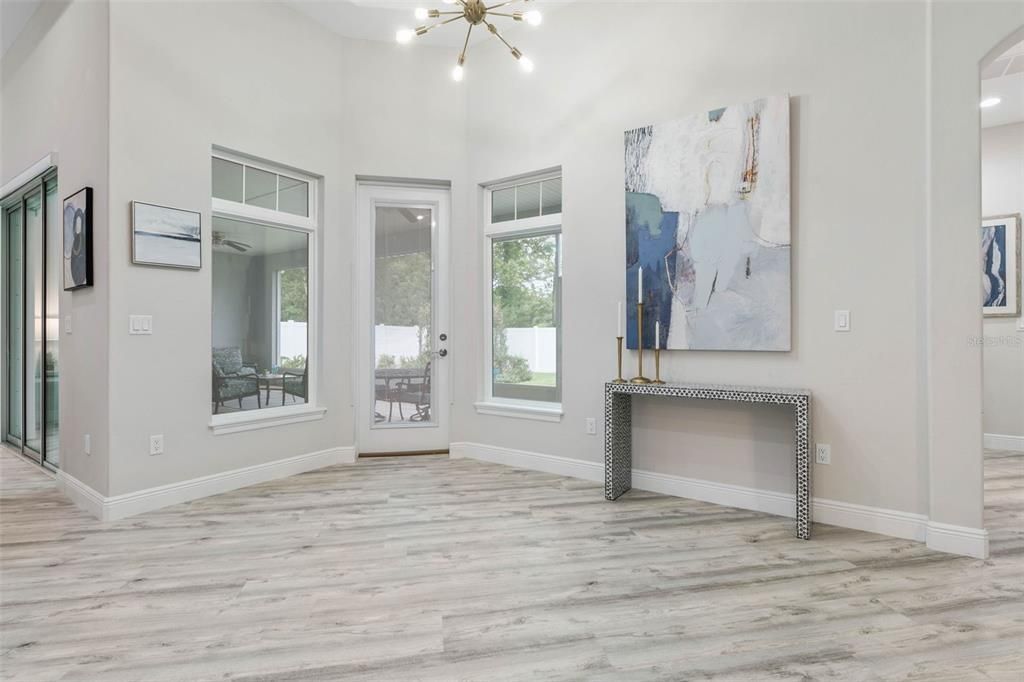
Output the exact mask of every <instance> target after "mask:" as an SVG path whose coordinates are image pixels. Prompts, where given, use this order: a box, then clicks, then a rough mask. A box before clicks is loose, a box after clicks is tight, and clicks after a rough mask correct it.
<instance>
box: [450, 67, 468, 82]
mask: <svg viewBox="0 0 1024 682" xmlns="http://www.w3.org/2000/svg"><path fill="white" fill-rule="evenodd" d="M465 75H466V70H465V69H464V68H462V64H456V65H455V68H454V69H452V80H453V81H455V82H456V83H461V82H462V79H463V78H464V77H465Z"/></svg>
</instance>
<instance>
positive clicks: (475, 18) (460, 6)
mask: <svg viewBox="0 0 1024 682" xmlns="http://www.w3.org/2000/svg"><path fill="white" fill-rule="evenodd" d="M518 2H531V0H508V1H507V2H499V3H497V4H494V5H490V6H487V5H485V4H484V0H444V3H445V4H446V5H457V7H455V8H454V9H453V11H444V10H436V9H424V8H422V7H421V8H419V9H417V10H416V19H418V20H419V21H425V20H427V19H440V21H437V22H435V23H433V24H431V25H430V26H426V25H424V26H418V27H417V28H403V29H400V30H399V31H398V33H396V34H395V39H396V40H398V42H399V43H402V44H403V45H404V44H405V43H408V42H411V41H412V39H413V38H415V37H416V36H421V35H424V34H425V33H427V32H428V31H431V30H433V29H435V28H437V27H438V26H445V25H447V24H450V23H452V22H453V21H458V20H459V19H465V20H466V23H468V24H469V28H468V29H467V30H466V40H465V42H463V44H462V52H460V53H459V60H458V62H456V64H455V68H453V69H452V78H454V79H455V80H457V81H461V80H462V77H463V76H464V75H465V70H464V68H463V65H464V64H465V63H466V49H467V48H468V47H469V37H470V36H471V35H472V34H473V29H474V28H475V27H477V26H479V25H480V24H483V25H484V27H486V28H487V30H488V31H490V32H491V35H493V36H494V37H495V38H497V39H498V40H500V41H501V42H502V43H504V45H505V47H507V48H508V49H509V50H510V51H511V52H512V56H513V57H515V58H516V61H518V62H519V66H520V67H521V68H522V69H523V71H526V72H527V73H529V72H530V71H533V62H532V61H530V58H529V57H527V56H526V55H524V54H523V53H522V52H520V51H519V49H518V48H516V47H514V46H513V45H509V43H508V41H507V40H505V39H504V38H503V37H502V36H501V34H500V33H498V29H497V28H496V27H495V26H494V24H492V23H491V22H490V21H488V19H489V18H490V17H505V18H508V19H512V20H514V21H525V22H526V23H527V24H529V25H530V26H537V25H538V24H540V22H541V14H540V12H538V11H537V10H535V9H534V10H529V11H527V12H519V11H514V12H508V11H505V12H498V11H495V10H498V9H501V8H504V7H507V6H508V5H514V4H516V3H518ZM442 17H447V18H442Z"/></svg>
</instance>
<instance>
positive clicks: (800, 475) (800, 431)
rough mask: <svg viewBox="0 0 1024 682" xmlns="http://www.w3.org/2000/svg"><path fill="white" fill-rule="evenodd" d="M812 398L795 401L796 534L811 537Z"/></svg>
mask: <svg viewBox="0 0 1024 682" xmlns="http://www.w3.org/2000/svg"><path fill="white" fill-rule="evenodd" d="M809 403H810V400H809V399H807V398H801V399H798V400H797V401H796V403H794V405H793V407H794V409H795V410H796V415H795V420H794V421H795V422H796V434H795V435H796V536H797V537H798V538H800V539H801V540H810V539H811V444H810V440H811V437H810V430H811V428H810V418H811V415H810V410H809V409H808V408H809V407H810V406H809Z"/></svg>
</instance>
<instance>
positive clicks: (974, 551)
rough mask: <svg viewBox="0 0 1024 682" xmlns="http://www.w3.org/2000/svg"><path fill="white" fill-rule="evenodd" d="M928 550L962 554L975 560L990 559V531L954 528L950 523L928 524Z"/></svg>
mask: <svg viewBox="0 0 1024 682" xmlns="http://www.w3.org/2000/svg"><path fill="white" fill-rule="evenodd" d="M928 549H934V550H935V551H937V552H949V553H950V554H962V555H964V556H971V557H974V558H975V559H987V558H988V531H987V530H985V529H984V528H968V527H966V526H953V525H951V524H948V523H938V522H937V521H929V522H928Z"/></svg>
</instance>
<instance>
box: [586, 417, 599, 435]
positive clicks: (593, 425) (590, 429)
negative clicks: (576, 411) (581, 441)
mask: <svg viewBox="0 0 1024 682" xmlns="http://www.w3.org/2000/svg"><path fill="white" fill-rule="evenodd" d="M587 433H588V434H589V435H591V436H596V435H597V420H596V419H594V418H593V417H587Z"/></svg>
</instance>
